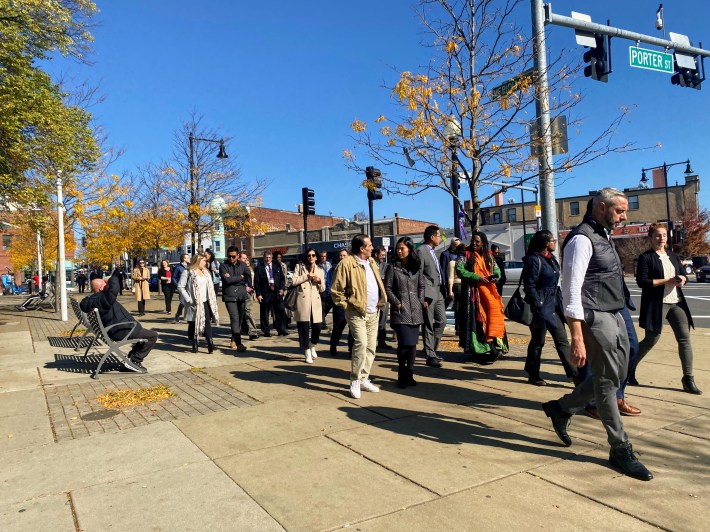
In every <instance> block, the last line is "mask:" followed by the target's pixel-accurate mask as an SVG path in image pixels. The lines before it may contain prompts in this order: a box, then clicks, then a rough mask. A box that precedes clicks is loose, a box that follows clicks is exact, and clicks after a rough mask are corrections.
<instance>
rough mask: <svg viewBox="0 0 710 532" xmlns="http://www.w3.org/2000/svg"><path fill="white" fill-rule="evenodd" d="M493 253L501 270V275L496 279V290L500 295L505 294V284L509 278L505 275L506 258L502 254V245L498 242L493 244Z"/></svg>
mask: <svg viewBox="0 0 710 532" xmlns="http://www.w3.org/2000/svg"><path fill="white" fill-rule="evenodd" d="M491 254H492V255H493V260H495V261H496V264H497V265H498V269H499V270H500V277H498V280H497V281H496V290H498V295H499V296H501V297H502V296H503V285H504V284H505V282H506V281H507V280H508V278H507V277H506V276H505V260H504V258H503V257H502V256H501V253H500V246H498V244H491Z"/></svg>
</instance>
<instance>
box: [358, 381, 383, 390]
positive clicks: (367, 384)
mask: <svg viewBox="0 0 710 532" xmlns="http://www.w3.org/2000/svg"><path fill="white" fill-rule="evenodd" d="M360 387H361V388H362V389H363V390H365V391H366V392H375V393H377V392H379V391H380V389H379V388H378V387H377V386H375V385H374V384H372V383H371V382H370V380H369V379H366V380H364V381H362V382H361V383H360Z"/></svg>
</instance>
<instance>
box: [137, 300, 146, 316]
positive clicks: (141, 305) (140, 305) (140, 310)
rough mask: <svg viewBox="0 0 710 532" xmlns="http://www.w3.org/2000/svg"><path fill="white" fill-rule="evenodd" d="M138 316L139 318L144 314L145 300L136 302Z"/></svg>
mask: <svg viewBox="0 0 710 532" xmlns="http://www.w3.org/2000/svg"><path fill="white" fill-rule="evenodd" d="M138 314H140V315H141V316H142V315H143V314H145V299H142V300H140V301H139V302H138Z"/></svg>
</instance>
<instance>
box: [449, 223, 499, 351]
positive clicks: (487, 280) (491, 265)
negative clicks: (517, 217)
mask: <svg viewBox="0 0 710 532" xmlns="http://www.w3.org/2000/svg"><path fill="white" fill-rule="evenodd" d="M456 275H458V276H459V277H460V278H461V280H462V283H461V302H462V303H464V302H466V304H465V305H463V307H464V308H463V309H461V312H462V314H461V316H460V318H461V324H460V325H462V326H459V345H460V346H461V347H463V348H464V350H465V351H466V352H471V353H472V354H473V359H474V362H478V363H480V364H492V363H493V362H495V361H496V360H497V359H498V358H499V357H500V356H501V355H502V354H503V353H507V352H508V338H507V336H506V334H505V314H504V313H503V298H502V297H501V296H500V295H499V294H498V290H497V288H496V281H497V280H498V278H499V277H500V269H499V268H498V265H497V264H496V261H495V260H494V258H493V256H492V255H491V252H490V249H489V248H488V238H487V237H486V235H485V234H483V233H481V232H480V231H476V232H474V233H473V236H472V237H471V244H470V245H469V247H468V248H467V249H466V254H465V256H462V257H460V258H459V260H458V262H457V263H456Z"/></svg>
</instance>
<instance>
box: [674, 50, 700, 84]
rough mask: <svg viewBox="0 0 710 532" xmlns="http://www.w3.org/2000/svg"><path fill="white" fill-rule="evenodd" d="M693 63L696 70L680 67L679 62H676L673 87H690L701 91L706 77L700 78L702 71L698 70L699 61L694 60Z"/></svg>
mask: <svg viewBox="0 0 710 532" xmlns="http://www.w3.org/2000/svg"><path fill="white" fill-rule="evenodd" d="M692 62H694V63H695V68H686V67H682V66H679V65H678V60H677V58H676V61H675V62H674V66H675V74H673V75H672V76H671V83H672V84H673V85H680V86H681V87H689V88H691V89H697V90H700V88H701V87H700V84H701V83H702V82H703V81H705V76H702V77H701V76H700V69H699V68H698V59H697V58H695V57H694V58H692Z"/></svg>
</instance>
